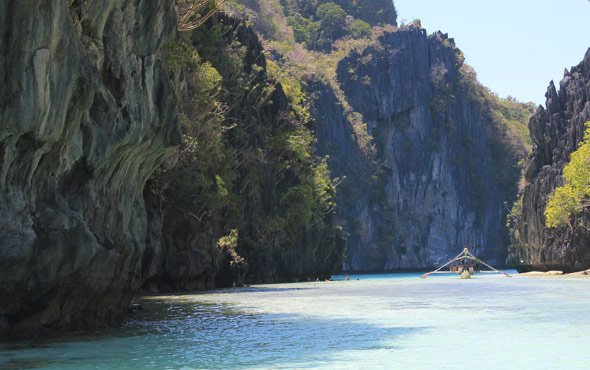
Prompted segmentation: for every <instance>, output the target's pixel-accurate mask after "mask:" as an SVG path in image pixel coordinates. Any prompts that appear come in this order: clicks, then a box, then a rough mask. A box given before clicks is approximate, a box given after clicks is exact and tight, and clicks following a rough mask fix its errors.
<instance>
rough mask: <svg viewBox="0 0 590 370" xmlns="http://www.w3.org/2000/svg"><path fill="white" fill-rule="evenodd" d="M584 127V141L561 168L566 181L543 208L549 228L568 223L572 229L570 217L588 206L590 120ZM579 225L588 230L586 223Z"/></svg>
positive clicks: (589, 193) (589, 191) (589, 185)
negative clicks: (568, 161) (544, 208)
mask: <svg viewBox="0 0 590 370" xmlns="http://www.w3.org/2000/svg"><path fill="white" fill-rule="evenodd" d="M586 127H587V128H586V133H585V135H584V142H583V143H582V144H581V145H580V147H579V148H578V149H577V150H576V151H575V152H573V153H572V155H571V159H570V163H568V164H567V165H566V166H565V167H564V169H563V177H564V178H565V180H566V183H565V184H564V185H563V186H560V187H558V188H557V189H555V192H554V193H553V194H551V195H550V196H549V200H548V202H547V208H546V210H545V217H546V225H547V227H549V228H551V227H557V226H561V225H568V226H569V228H570V229H571V230H572V231H573V228H574V226H573V225H572V224H571V217H572V216H575V215H578V214H580V213H581V212H582V211H583V210H584V209H589V208H590V122H586ZM580 226H583V227H584V228H586V229H589V230H590V227H588V226H586V225H580Z"/></svg>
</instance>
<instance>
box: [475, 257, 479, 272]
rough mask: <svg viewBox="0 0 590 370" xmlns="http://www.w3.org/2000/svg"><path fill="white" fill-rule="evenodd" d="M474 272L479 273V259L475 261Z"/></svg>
mask: <svg viewBox="0 0 590 370" xmlns="http://www.w3.org/2000/svg"><path fill="white" fill-rule="evenodd" d="M475 272H479V259H477V258H476V259H475Z"/></svg>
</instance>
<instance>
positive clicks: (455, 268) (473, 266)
mask: <svg viewBox="0 0 590 370" xmlns="http://www.w3.org/2000/svg"><path fill="white" fill-rule="evenodd" d="M456 263H457V264H456ZM447 266H450V268H449V270H443V269H444V268H445V267H447ZM481 266H484V267H486V268H488V269H489V270H481V269H480V267H481ZM449 272H455V273H458V274H459V275H461V278H469V277H471V275H472V274H474V273H488V274H489V273H491V274H504V275H505V276H506V277H512V275H510V274H508V273H506V272H504V271H500V270H497V269H495V268H493V267H492V266H490V265H488V264H487V263H485V262H484V261H482V260H480V259H479V258H477V257H475V256H474V255H473V254H471V253H469V250H468V249H467V247H465V248H463V252H461V253H459V254H458V255H457V256H455V257H454V258H452V259H451V260H450V261H449V262H447V263H445V264H444V265H442V266H441V267H439V268H437V269H436V270H434V271H430V272H427V273H426V274H424V275H422V276H420V277H421V278H423V279H426V278H427V277H428V276H430V275H431V274H448V273H449Z"/></svg>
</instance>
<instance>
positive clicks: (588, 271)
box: [519, 270, 590, 276]
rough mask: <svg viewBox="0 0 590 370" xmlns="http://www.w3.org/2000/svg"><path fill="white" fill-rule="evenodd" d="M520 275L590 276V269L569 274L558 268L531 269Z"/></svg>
mask: <svg viewBox="0 0 590 370" xmlns="http://www.w3.org/2000/svg"><path fill="white" fill-rule="evenodd" d="M519 275H525V276H584V275H586V276H590V270H584V271H578V272H572V273H569V274H564V273H563V271H558V270H551V271H530V272H523V273H520V274H519Z"/></svg>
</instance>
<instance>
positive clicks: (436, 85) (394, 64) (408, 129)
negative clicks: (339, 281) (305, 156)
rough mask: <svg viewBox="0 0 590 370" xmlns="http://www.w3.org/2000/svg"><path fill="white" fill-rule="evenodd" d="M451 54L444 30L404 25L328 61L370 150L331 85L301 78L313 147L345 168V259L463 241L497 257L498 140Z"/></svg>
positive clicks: (445, 252)
mask: <svg viewBox="0 0 590 370" xmlns="http://www.w3.org/2000/svg"><path fill="white" fill-rule="evenodd" d="M462 63H463V60H462V55H461V54H460V52H459V51H458V50H457V49H456V48H455V47H454V43H453V40H452V39H449V38H447V36H446V35H443V34H441V33H437V34H433V35H430V36H427V35H426V31H425V30H423V29H420V28H419V27H415V26H411V27H407V28H404V29H400V30H398V31H395V32H390V33H386V34H385V35H383V36H381V37H380V38H379V43H378V45H374V46H371V47H369V48H367V49H366V50H365V51H364V52H363V53H362V54H358V53H355V52H353V53H352V54H351V55H349V56H348V57H347V58H345V59H344V60H342V61H341V62H340V64H339V66H338V81H339V83H340V85H341V86H342V90H343V92H344V94H345V96H346V100H347V101H348V103H349V104H350V106H351V107H352V109H353V110H354V111H356V112H358V113H361V114H362V118H363V119H364V121H363V122H366V124H367V126H368V129H369V133H370V134H371V135H372V136H373V139H374V141H373V142H374V143H375V145H376V149H377V154H376V156H375V157H374V158H367V156H366V155H364V154H363V153H361V151H360V150H359V149H358V146H357V145H356V143H355V139H354V132H353V129H352V128H351V126H350V124H349V123H348V122H346V120H345V119H343V118H342V116H343V114H342V107H341V105H340V104H338V103H339V102H338V100H336V98H335V96H334V95H333V94H332V96H330V91H328V89H323V88H322V87H321V86H317V85H312V86H314V87H312V90H313V89H317V90H319V91H321V92H320V93H319V94H318V95H319V98H318V100H317V101H316V103H315V116H316V118H317V120H318V128H317V137H318V147H319V148H320V153H321V154H322V155H330V165H331V169H332V171H333V173H334V174H335V175H336V176H347V179H346V181H345V182H344V183H343V184H342V185H340V187H339V188H338V190H339V205H338V221H339V222H341V223H342V225H343V226H344V231H345V232H347V233H348V234H349V236H348V249H347V256H348V258H347V260H346V262H345V264H344V268H345V269H346V270H389V269H400V268H424V267H429V266H433V265H436V264H438V263H440V262H444V261H446V260H447V259H448V257H449V256H451V255H453V254H454V253H456V252H457V250H459V249H460V248H462V246H463V245H467V246H469V247H470V248H471V250H472V252H473V253H475V254H477V255H479V256H481V257H482V258H485V259H486V260H489V261H491V262H492V263H501V262H502V261H503V259H504V257H505V245H506V238H507V230H506V229H505V228H504V226H503V223H504V222H503V221H504V217H503V215H504V214H505V212H504V210H503V202H502V201H503V200H508V199H503V197H504V194H503V190H502V184H501V181H500V180H499V179H498V176H497V170H498V169H497V168H496V165H497V161H496V159H497V158H496V157H498V156H499V154H500V153H497V152H495V150H497V149H498V148H500V147H502V145H503V144H502V142H501V141H498V140H499V139H498V137H499V136H498V132H497V131H498V128H497V127H495V126H494V122H493V120H492V117H491V114H490V111H489V108H488V107H487V106H486V102H485V99H483V100H482V98H481V97H479V96H478V94H477V93H476V92H475V91H474V90H476V87H477V86H478V85H477V86H476V85H475V84H477V83H476V82H475V80H474V79H472V80H470V77H469V75H468V74H469V71H468V70H463V69H462ZM498 144H501V145H498ZM503 154H506V153H503ZM514 164H516V160H514ZM512 176H513V177H514V178H513V180H514V183H515V182H516V181H515V180H516V177H517V172H516V174H513V175H512Z"/></svg>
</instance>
